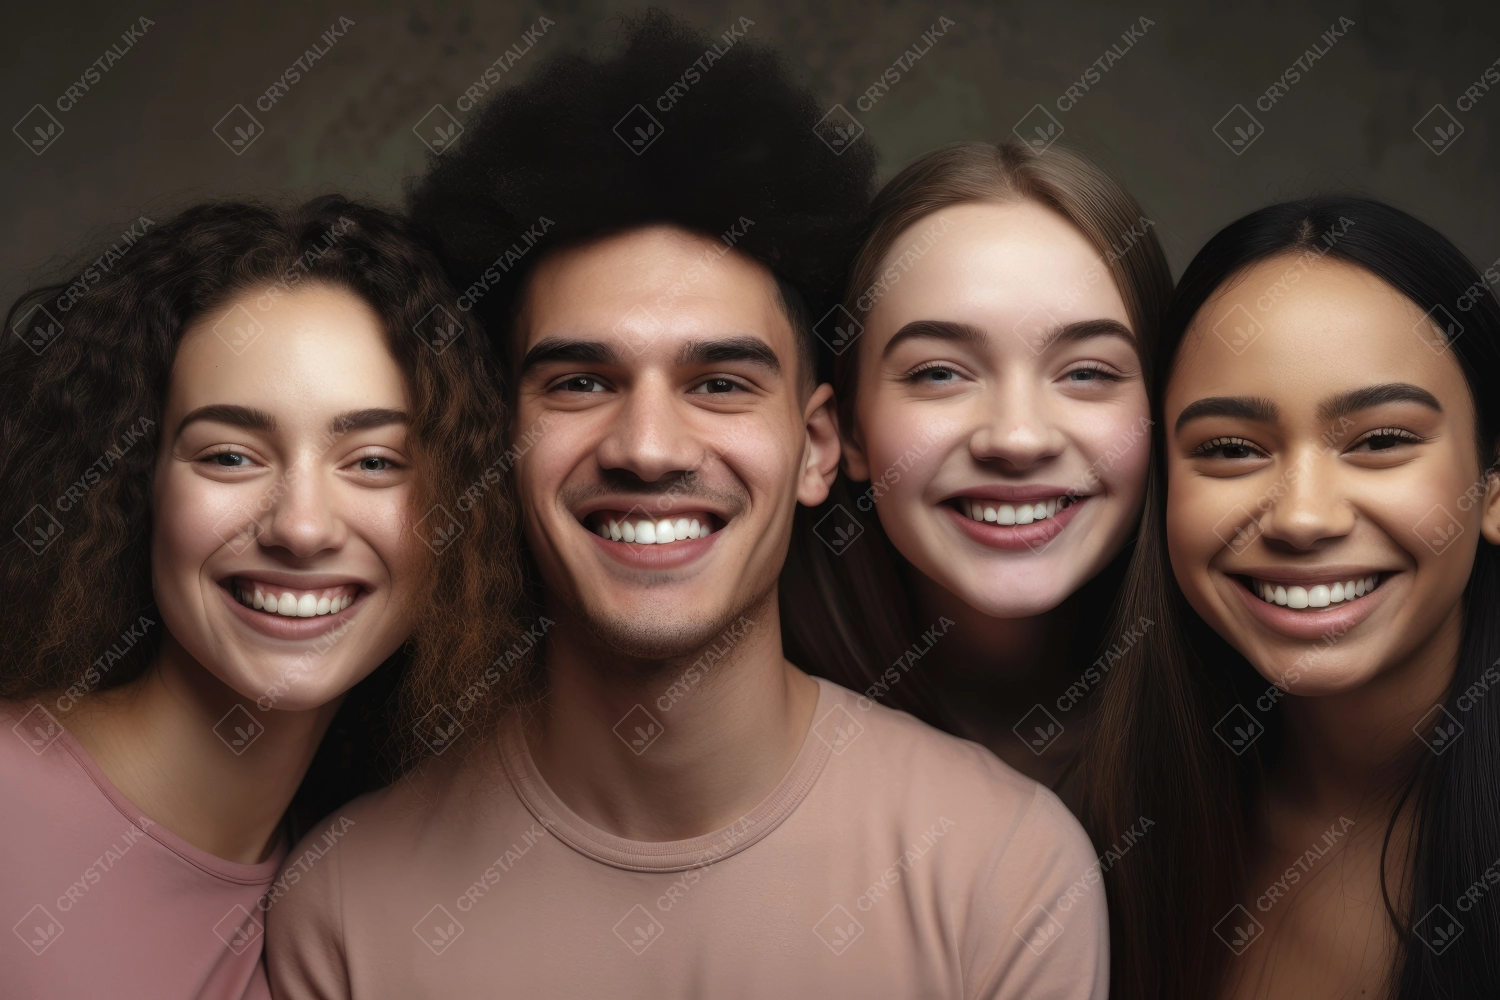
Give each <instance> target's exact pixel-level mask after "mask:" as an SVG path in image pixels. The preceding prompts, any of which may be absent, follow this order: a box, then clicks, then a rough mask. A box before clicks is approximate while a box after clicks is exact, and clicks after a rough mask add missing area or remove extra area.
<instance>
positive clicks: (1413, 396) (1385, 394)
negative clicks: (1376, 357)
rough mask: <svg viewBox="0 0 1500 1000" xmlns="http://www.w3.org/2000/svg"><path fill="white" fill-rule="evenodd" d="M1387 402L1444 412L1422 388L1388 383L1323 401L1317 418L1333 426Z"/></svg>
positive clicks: (1434, 399)
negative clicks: (1413, 404) (1334, 423)
mask: <svg viewBox="0 0 1500 1000" xmlns="http://www.w3.org/2000/svg"><path fill="white" fill-rule="evenodd" d="M1386 403H1416V404H1417V405H1418V406H1425V407H1427V408H1428V409H1430V410H1433V411H1435V412H1437V413H1442V412H1443V406H1442V404H1441V403H1439V402H1438V401H1437V397H1436V396H1434V395H1433V394H1432V393H1430V392H1428V391H1427V390H1426V389H1423V388H1422V387H1421V386H1416V385H1412V384H1411V383H1410V382H1386V383H1384V384H1382V385H1371V386H1366V387H1365V388H1363V389H1354V390H1352V391H1350V392H1344V393H1340V394H1339V395H1337V396H1334V397H1332V398H1331V399H1326V400H1324V401H1323V402H1322V403H1320V404H1318V417H1319V418H1320V419H1322V420H1326V421H1328V422H1330V423H1331V422H1333V421H1335V420H1337V419H1339V418H1340V417H1346V416H1348V415H1349V414H1351V413H1358V412H1359V411H1360V410H1367V409H1369V408H1370V407H1372V406H1382V405H1384V404H1386Z"/></svg>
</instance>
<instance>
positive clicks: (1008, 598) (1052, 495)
mask: <svg viewBox="0 0 1500 1000" xmlns="http://www.w3.org/2000/svg"><path fill="white" fill-rule="evenodd" d="M919 230H921V231H933V230H937V235H936V239H935V240H934V241H933V242H932V244H931V247H930V249H928V250H927V252H926V253H925V254H924V255H923V256H921V257H920V258H919V259H917V260H916V261H915V263H912V264H911V265H910V267H909V269H908V270H906V271H905V272H903V273H902V274H901V277H900V280H899V282H898V283H896V284H893V285H891V286H890V287H889V289H888V290H887V291H886V292H885V294H884V295H883V296H882V297H881V298H880V299H879V301H878V302H877V303H876V304H875V306H874V308H873V309H872V310H871V311H870V313H869V316H868V318H867V323H866V330H865V333H864V336H863V338H862V341H861V343H860V345H859V352H860V353H859V359H858V364H859V376H858V386H859V388H858V398H857V399H856V401H855V427H853V428H851V429H850V433H849V434H848V435H847V438H846V442H845V448H846V451H847V453H848V456H849V459H848V468H849V472H850V475H851V476H852V477H853V478H855V479H859V480H865V479H868V480H870V481H871V487H872V490H873V491H874V492H873V496H874V499H875V509H876V510H877V511H878V512H879V516H880V522H881V524H882V525H883V526H884V528H885V531H886V534H887V535H889V536H890V539H891V541H892V542H893V543H894V544H895V546H896V548H897V549H899V550H900V551H901V553H902V555H904V556H905V557H906V558H907V559H908V560H910V561H911V563H912V564H913V565H914V566H916V568H917V569H918V570H920V571H921V572H922V573H923V574H925V575H926V576H927V577H928V578H930V579H931V580H933V581H935V582H936V583H938V584H939V585H940V586H942V587H943V588H945V589H946V590H948V591H949V592H950V593H952V594H954V595H956V596H957V597H959V598H960V599H962V600H963V601H964V602H966V603H967V604H969V605H971V606H972V607H974V608H976V609H978V610H980V611H982V612H983V613H985V614H987V615H991V616H993V617H997V618H1019V617H1025V616H1030V615H1036V614H1040V613H1042V612H1044V611H1047V610H1049V609H1051V608H1054V607H1056V606H1057V605H1058V604H1060V603H1062V602H1063V601H1064V600H1065V599H1066V598H1067V597H1068V596H1069V595H1071V594H1072V593H1073V592H1074V591H1076V590H1077V589H1078V588H1079V587H1080V586H1082V585H1083V584H1084V583H1085V582H1087V581H1088V580H1089V579H1090V578H1091V577H1093V576H1094V575H1095V574H1096V573H1098V572H1099V570H1101V569H1102V568H1103V567H1104V566H1105V565H1106V564H1107V563H1108V562H1109V561H1110V559H1112V558H1113V557H1114V556H1115V554H1116V553H1117V552H1119V550H1120V548H1121V547H1122V546H1123V545H1124V543H1125V541H1126V540H1127V539H1128V538H1129V537H1130V535H1131V533H1132V532H1133V531H1134V529H1135V525H1136V521H1137V518H1138V517H1139V513H1140V506H1141V499H1142V496H1143V493H1144V490H1145V479H1146V467H1147V462H1148V459H1149V457H1150V433H1149V412H1150V411H1149V407H1148V403H1147V399H1146V388H1145V384H1144V380H1143V378H1142V376H1141V368H1140V362H1139V360H1138V358H1137V354H1136V346H1135V338H1134V334H1133V333H1132V331H1131V328H1130V319H1129V315H1128V313H1127V311H1126V308H1125V303H1124V302H1123V300H1122V299H1121V297H1120V294H1119V292H1118V290H1117V289H1116V288H1115V285H1114V283H1113V281H1112V280H1111V277H1110V273H1109V271H1108V269H1107V268H1106V266H1105V264H1104V263H1103V261H1101V259H1100V255H1099V254H1098V252H1096V251H1095V250H1094V249H1093V247H1092V246H1091V245H1090V244H1089V242H1088V241H1087V240H1086V239H1085V238H1084V236H1083V235H1082V234H1081V233H1080V232H1079V231H1078V230H1077V229H1075V228H1074V227H1073V226H1072V225H1071V224H1069V223H1068V222H1067V220H1065V219H1063V218H1062V217H1061V216H1059V215H1058V214H1056V213H1055V212H1053V211H1051V210H1049V209H1047V208H1044V207H1042V206H1041V205H1038V204H1036V203H1033V202H1029V201H1021V202H1007V203H999V204H995V203H967V204H963V205H958V206H954V207H950V208H946V209H943V210H942V211H940V212H937V213H935V214H933V215H930V216H928V217H926V218H924V219H922V220H921V221H920V222H919V223H917V224H916V225H915V226H913V227H912V229H910V230H908V232H907V233H906V234H903V235H902V236H901V237H898V238H897V239H896V240H895V242H894V244H893V246H894V248H895V249H893V250H892V254H891V257H892V259H893V260H894V259H895V258H896V257H897V256H898V255H900V254H902V253H903V252H904V251H905V249H906V248H907V246H908V245H909V244H911V243H912V241H913V237H914V236H915V234H916V233H917V232H918V231H919Z"/></svg>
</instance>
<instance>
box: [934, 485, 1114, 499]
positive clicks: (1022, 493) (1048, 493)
mask: <svg viewBox="0 0 1500 1000" xmlns="http://www.w3.org/2000/svg"><path fill="white" fill-rule="evenodd" d="M1062 496H1071V497H1073V498H1075V499H1080V500H1081V499H1083V498H1084V497H1085V496H1088V494H1087V493H1079V492H1078V491H1077V490H1075V489H1073V488H1072V487H1071V486H1043V485H1038V486H1030V485H1028V486H1001V485H1000V484H998V483H994V484H991V485H988V486H971V487H968V488H967V489H962V490H959V491H958V492H956V493H954V494H952V495H951V496H949V497H948V499H949V500H953V499H956V498H958V497H968V498H969V499H971V500H999V501H1001V502H1002V503H1035V502H1036V501H1038V500H1051V499H1052V498H1053V497H1062Z"/></svg>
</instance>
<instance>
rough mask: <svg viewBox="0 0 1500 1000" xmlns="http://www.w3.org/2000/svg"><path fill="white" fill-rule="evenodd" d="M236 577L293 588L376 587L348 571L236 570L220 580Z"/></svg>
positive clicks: (369, 588) (222, 581)
mask: <svg viewBox="0 0 1500 1000" xmlns="http://www.w3.org/2000/svg"><path fill="white" fill-rule="evenodd" d="M236 577H238V578H239V579H241V580H249V581H250V582H252V583H264V584H269V585H270V586H273V587H287V588H290V589H293V590H326V589H327V588H329V587H346V586H349V585H350V584H354V585H357V586H359V587H362V588H364V589H365V590H373V589H374V588H373V587H371V586H370V584H369V583H368V582H367V581H365V580H362V579H360V578H359V577H357V576H350V575H349V574H348V573H288V572H286V571H285V570H277V569H241V570H235V571H234V572H233V573H226V574H225V575H224V576H223V577H222V578H221V579H220V580H219V582H220V583H224V582H226V581H229V580H232V579H234V578H236Z"/></svg>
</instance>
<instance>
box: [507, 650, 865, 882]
mask: <svg viewBox="0 0 1500 1000" xmlns="http://www.w3.org/2000/svg"><path fill="white" fill-rule="evenodd" d="M813 680H815V681H817V682H818V702H817V705H816V707H815V708H814V709H813V724H810V725H809V726H808V727H807V733H806V735H805V736H803V738H802V747H801V748H800V749H799V750H798V751H797V756H796V758H795V759H793V761H792V766H791V767H790V768H788V769H787V772H786V774H785V775H784V776H783V777H782V779H781V781H780V782H779V783H778V784H777V786H776V787H775V788H774V789H772V790H771V792H770V793H769V794H768V795H766V797H765V798H763V799H761V801H760V802H759V803H757V804H756V805H755V807H754V808H752V809H751V810H750V811H749V812H747V813H745V815H744V816H741V817H740V818H739V819H737V820H735V821H734V822H733V823H730V824H729V825H728V826H726V827H723V828H722V829H719V830H715V831H714V832H712V833H707V834H704V835H702V836H700V837H692V838H689V839H687V840H628V839H626V838H624V837H617V836H615V835H614V834H612V833H610V832H608V831H607V830H601V829H599V828H598V827H596V826H594V825H593V824H592V823H589V822H588V821H587V820H585V819H583V818H582V817H581V816H579V815H578V814H577V813H575V812H574V811H573V810H572V809H571V808H569V807H568V805H567V803H565V802H564V801H563V800H562V799H561V798H559V797H558V795H557V793H556V792H554V791H553V790H552V788H551V786H549V785H548V784H547V781H546V779H545V778H543V777H542V775H541V772H540V771H538V770H537V767H536V761H535V760H533V759H532V756H531V750H530V748H529V747H528V746H527V745H526V736H525V731H524V729H523V727H522V724H521V721H520V717H519V715H518V714H517V713H515V712H512V713H511V714H510V715H508V716H507V717H506V719H505V721H504V723H503V725H502V727H501V732H500V748H501V753H500V756H501V763H502V765H503V767H504V769H505V774H506V777H507V778H508V779H509V780H510V784H511V787H512V788H513V789H515V792H516V795H517V797H519V798H520V800H521V802H522V803H523V804H524V805H525V806H526V809H527V811H529V812H530V813H531V814H532V815H533V816H535V817H536V818H537V821H538V822H540V823H541V824H542V825H543V826H544V827H545V828H546V829H547V830H548V831H549V832H550V833H552V835H553V836H555V837H557V839H559V840H561V841H562V842H563V843H564V844H567V845H568V846H569V847H571V848H572V849H573V850H575V851H577V852H578V853H580V854H582V855H584V856H586V857H589V858H592V859H593V860H595V861H598V862H600V863H601V864H606V865H610V866H611V867H614V868H623V869H625V870H627V871H636V872H678V871H686V870H688V869H691V868H702V867H704V866H706V865H709V864H714V863H717V862H719V861H723V860H724V859H726V858H729V857H733V856H734V855H736V854H738V853H740V852H741V851H744V850H748V849H749V848H750V847H752V846H754V845H755V844H756V843H758V842H759V841H761V840H762V839H764V838H765V837H767V836H769V835H770V834H771V833H772V831H774V830H775V829H776V828H777V827H779V826H780V825H781V824H782V823H783V822H785V821H786V819H787V817H789V816H791V814H792V813H793V812H795V811H796V809H797V807H798V806H799V805H801V804H802V800H803V799H805V798H807V795H808V793H809V792H810V791H812V787H813V785H814V784H816V783H817V780H818V776H819V775H820V774H822V772H823V766H824V765H825V764H826V763H827V762H828V758H829V756H830V747H829V745H828V744H827V743H826V742H825V741H824V740H823V739H822V738H820V737H819V736H818V735H817V732H816V731H815V725H816V721H817V720H818V719H821V718H822V717H823V716H824V715H825V714H826V713H827V712H828V711H830V710H831V709H832V708H833V701H834V691H835V688H834V685H833V684H831V683H830V682H828V681H826V680H824V679H823V678H821V677H814V678H813Z"/></svg>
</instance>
